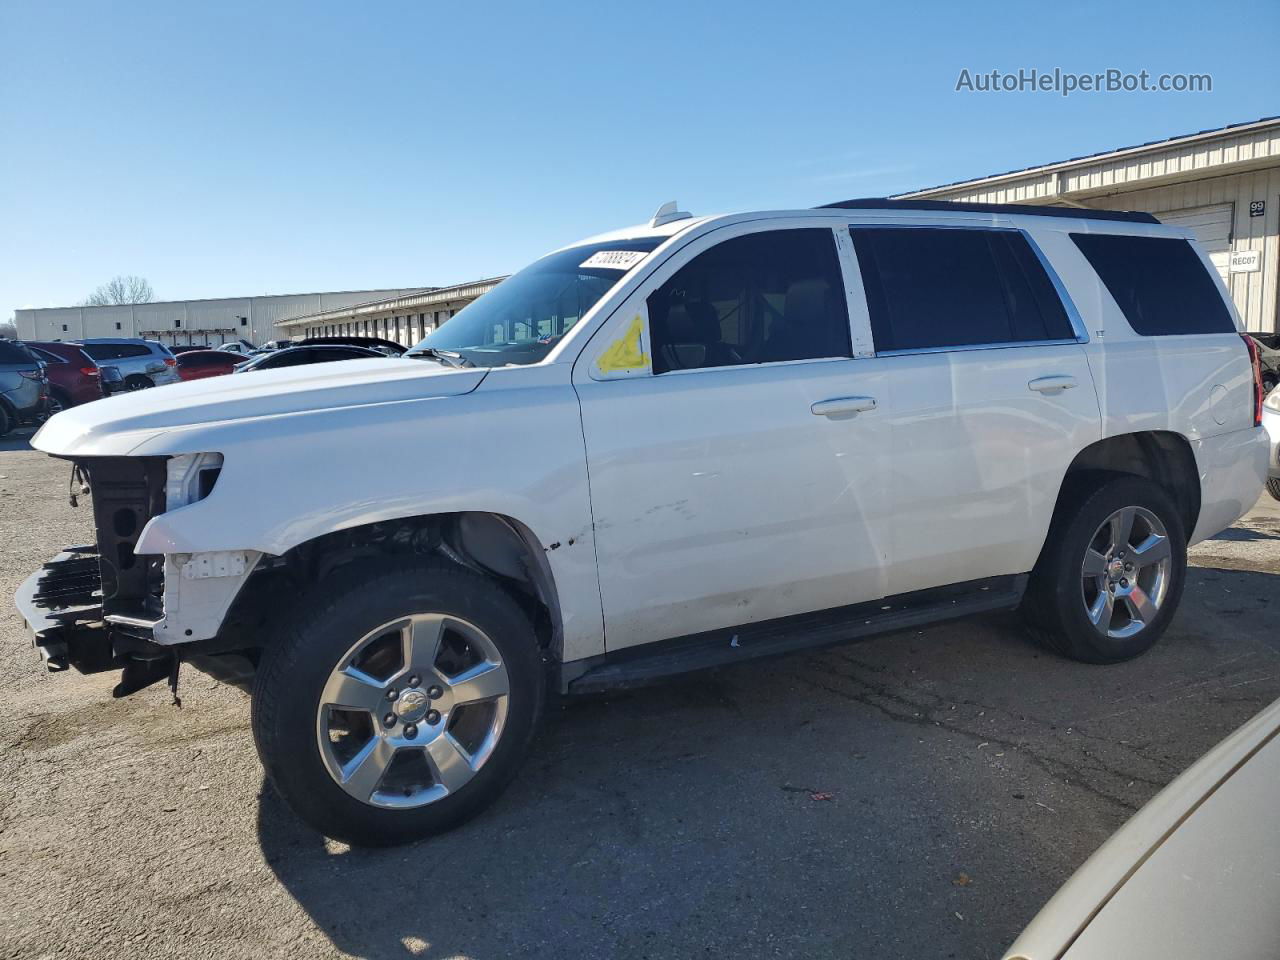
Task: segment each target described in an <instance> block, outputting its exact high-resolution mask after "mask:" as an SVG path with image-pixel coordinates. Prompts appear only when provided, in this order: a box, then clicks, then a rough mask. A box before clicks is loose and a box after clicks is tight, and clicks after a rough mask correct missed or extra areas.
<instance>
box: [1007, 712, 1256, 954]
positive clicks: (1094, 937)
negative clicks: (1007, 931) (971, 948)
mask: <svg viewBox="0 0 1280 960" xmlns="http://www.w3.org/2000/svg"><path fill="white" fill-rule="evenodd" d="M1277 810H1280V702H1278V703H1273V704H1272V705H1271V706H1269V707H1267V708H1266V709H1265V710H1263V711H1262V712H1261V713H1260V714H1258V715H1257V716H1256V717H1254V718H1253V719H1252V720H1250V721H1249V722H1248V723H1246V724H1245V725H1244V726H1243V727H1241V728H1240V729H1239V730H1237V731H1236V732H1235V733H1233V734H1232V735H1231V736H1229V737H1227V739H1226V740H1224V741H1222V743H1220V744H1218V745H1217V746H1216V747H1214V748H1213V749H1212V750H1210V751H1209V752H1208V753H1207V754H1205V756H1204V757H1202V758H1201V759H1200V760H1199V761H1197V762H1196V763H1195V765H1193V766H1192V767H1191V768H1190V769H1188V770H1187V771H1186V772H1185V773H1183V774H1182V776H1180V777H1178V779H1176V780H1174V781H1173V783H1171V784H1169V786H1167V787H1165V788H1164V789H1163V790H1161V791H1160V793H1158V794H1156V796H1155V798H1154V799H1152V800H1151V802H1150V803H1148V804H1147V805H1146V806H1144V807H1143V808H1142V809H1141V810H1139V811H1138V812H1137V813H1136V814H1134V815H1133V817H1132V818H1131V819H1130V820H1129V822H1128V823H1126V824H1125V825H1124V826H1123V827H1121V828H1120V829H1119V830H1118V831H1117V832H1116V833H1115V834H1114V835H1113V836H1112V837H1111V839H1109V840H1108V841H1107V842H1106V843H1104V844H1103V845H1102V846H1101V847H1099V848H1098V850H1097V852H1096V853H1094V855H1093V856H1091V857H1090V858H1089V859H1088V860H1086V861H1085V863H1084V865H1083V866H1082V867H1081V868H1080V869H1079V870H1077V871H1076V872H1075V874H1074V875H1072V877H1071V879H1070V880H1068V881H1067V882H1066V883H1065V884H1063V886H1062V889H1060V890H1059V891H1058V892H1057V893H1056V894H1054V896H1053V898H1052V899H1051V900H1050V901H1049V902H1048V903H1047V904H1046V905H1045V907H1044V909H1043V910H1041V911H1040V913H1039V914H1037V915H1036V917H1035V919H1034V920H1032V921H1031V923H1030V924H1029V925H1028V926H1027V928H1026V930H1024V931H1023V933H1022V935H1021V936H1020V937H1018V939H1017V940H1016V941H1015V942H1014V944H1013V946H1012V947H1010V949H1009V952H1008V953H1007V954H1005V960H1118V958H1123V960H1208V958H1211V957H1214V958H1216V957H1222V958H1227V957H1230V958H1239V960H1245V958H1248V960H1275V958H1276V957H1280V914H1277V912H1276V904H1277V903H1280V870H1277V868H1276V864H1277V863H1280V831H1277V830H1276V825H1275V819H1276V811H1277Z"/></svg>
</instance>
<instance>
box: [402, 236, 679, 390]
mask: <svg viewBox="0 0 1280 960" xmlns="http://www.w3.org/2000/svg"><path fill="white" fill-rule="evenodd" d="M665 239H667V238H666V237H644V238H643V239H637V240H614V241H611V242H609V243H593V244H587V245H585V246H581V247H572V248H570V249H568V250H561V251H560V252H559V253H553V254H551V255H550V256H546V257H543V258H542V259H541V260H538V261H537V262H535V263H533V264H530V265H529V266H527V267H525V268H524V269H523V270H521V271H520V272H519V273H517V274H514V275H512V276H510V277H508V278H507V279H506V280H503V281H502V283H500V284H498V285H497V286H496V287H494V288H493V289H492V290H490V291H489V292H488V293H486V294H484V296H482V297H480V298H479V299H477V300H474V301H472V302H471V303H470V304H468V305H467V306H466V307H464V308H463V309H462V310H460V311H458V314H457V315H456V316H454V317H452V318H451V319H450V320H448V321H447V322H445V323H443V324H441V326H440V327H439V329H437V330H435V331H433V332H432V333H431V334H430V335H429V336H427V337H426V339H424V340H422V341H421V342H420V343H419V344H417V346H415V347H414V348H413V349H412V350H410V351H409V352H408V354H406V356H414V355H415V354H417V353H419V352H420V351H425V350H428V349H434V350H439V351H441V352H442V353H454V354H458V355H459V356H461V357H462V359H463V360H465V361H467V362H468V363H471V364H474V365H475V366H477V367H501V366H505V365H507V364H527V363H537V362H538V361H539V360H541V359H542V358H543V357H545V356H546V355H547V354H548V353H550V352H551V348H552V347H554V346H555V345H556V344H557V343H558V342H559V341H560V338H561V337H563V336H564V335H565V334H566V333H568V332H569V330H570V329H572V328H573V325H574V324H576V323H577V322H578V321H579V320H581V319H582V316H583V314H585V313H586V312H587V311H588V310H590V309H591V308H592V307H593V306H595V305H596V302H597V301H599V300H600V298H601V297H603V296H604V295H605V294H606V293H608V292H609V291H610V290H611V289H613V287H614V286H615V285H616V284H617V283H618V281H619V280H621V279H622V278H623V277H625V276H626V275H627V273H628V272H629V271H630V270H632V269H634V268H635V267H636V266H637V265H638V264H639V263H640V262H641V261H642V260H643V259H644V258H645V257H646V256H647V255H648V254H649V253H651V252H652V251H653V250H654V248H655V247H657V246H658V244H660V243H662V241H663V240H665ZM628 254H631V255H630V256H628Z"/></svg>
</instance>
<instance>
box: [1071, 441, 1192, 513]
mask: <svg viewBox="0 0 1280 960" xmlns="http://www.w3.org/2000/svg"><path fill="white" fill-rule="evenodd" d="M1120 474H1128V475H1131V476H1137V477H1142V478H1144V479H1146V480H1150V481H1151V482H1152V483H1155V484H1157V485H1158V486H1160V487H1161V488H1162V489H1163V490H1164V491H1165V492H1166V493H1167V494H1169V496H1170V497H1171V498H1172V500H1173V502H1174V505H1175V506H1176V507H1177V508H1178V515H1179V519H1180V520H1181V521H1182V524H1183V532H1184V533H1185V535H1186V536H1187V537H1188V538H1189V537H1190V536H1191V533H1192V531H1193V530H1195V527H1196V522H1197V521H1198V520H1199V518H1200V506H1201V503H1200V472H1199V468H1198V467H1197V466H1196V457H1195V453H1194V452H1193V451H1192V449H1191V443H1190V442H1189V441H1188V440H1187V438H1186V437H1184V436H1183V435H1182V434H1180V433H1175V432H1173V431H1172V430H1145V431H1138V432H1135V433H1122V434H1116V435H1115V436H1110V437H1104V438H1103V439H1101V440H1098V441H1096V442H1094V443H1091V444H1089V446H1087V447H1085V448H1084V449H1083V450H1081V451H1080V452H1079V453H1077V454H1076V456H1075V459H1074V460H1072V461H1071V465H1070V466H1069V467H1068V468H1067V472H1066V475H1065V476H1064V477H1063V481H1062V486H1061V487H1060V489H1059V492H1058V500H1057V504H1056V505H1055V508H1054V516H1055V518H1056V517H1057V514H1058V512H1059V511H1060V510H1062V509H1063V507H1065V506H1069V505H1070V504H1071V503H1073V502H1074V500H1075V499H1076V497H1078V496H1079V495H1080V493H1081V492H1083V491H1085V490H1091V489H1094V488H1095V487H1096V486H1097V485H1098V484H1099V483H1101V482H1104V481H1105V479H1107V478H1109V477H1113V476H1116V475H1120Z"/></svg>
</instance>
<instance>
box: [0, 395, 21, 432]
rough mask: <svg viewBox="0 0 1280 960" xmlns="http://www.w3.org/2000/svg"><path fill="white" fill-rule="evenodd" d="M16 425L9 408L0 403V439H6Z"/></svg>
mask: <svg viewBox="0 0 1280 960" xmlns="http://www.w3.org/2000/svg"><path fill="white" fill-rule="evenodd" d="M16 425H17V424H16V421H15V420H14V417H13V414H11V413H10V412H9V408H8V407H7V406H5V405H4V403H0V437H7V436H8V435H9V433H10V432H11V431H12V430H13V428H14V427H15V426H16Z"/></svg>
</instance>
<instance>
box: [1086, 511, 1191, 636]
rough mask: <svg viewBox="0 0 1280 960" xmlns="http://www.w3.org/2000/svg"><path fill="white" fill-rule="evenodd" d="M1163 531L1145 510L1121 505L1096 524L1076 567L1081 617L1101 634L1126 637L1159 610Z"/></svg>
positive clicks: (1164, 565) (1165, 544)
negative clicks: (1084, 614)
mask: <svg viewBox="0 0 1280 960" xmlns="http://www.w3.org/2000/svg"><path fill="white" fill-rule="evenodd" d="M1171 564H1172V553H1171V549H1170V546H1169V532H1168V530H1166V529H1165V526H1164V524H1163V523H1161V522H1160V518H1159V517H1157V516H1156V515H1155V514H1154V513H1152V512H1151V511H1150V510H1148V509H1146V508H1145V507H1124V508H1122V509H1120V510H1117V511H1116V512H1115V513H1113V514H1112V515H1111V516H1110V517H1108V518H1107V519H1106V520H1104V521H1103V522H1102V526H1100V527H1098V529H1097V532H1095V533H1094V535H1093V539H1092V540H1090V541H1089V546H1088V548H1087V549H1086V550H1085V554H1084V562H1083V563H1082V564H1081V567H1080V576H1081V593H1082V598H1083V600H1084V608H1085V613H1086V615H1087V616H1088V617H1089V620H1090V622H1092V623H1093V626H1094V628H1095V629H1096V630H1097V631H1098V632H1099V633H1101V634H1102V635H1103V636H1106V637H1110V638H1111V639H1115V640H1119V639H1123V638H1125V637H1132V636H1133V635H1134V634H1136V633H1138V632H1139V631H1141V630H1142V629H1143V628H1144V627H1146V626H1147V624H1149V623H1151V621H1152V620H1154V619H1155V618H1156V615H1157V614H1158V613H1159V612H1160V605H1161V604H1162V603H1164V599H1165V596H1166V594H1167V593H1168V591H1169V575H1170V569H1171Z"/></svg>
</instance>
